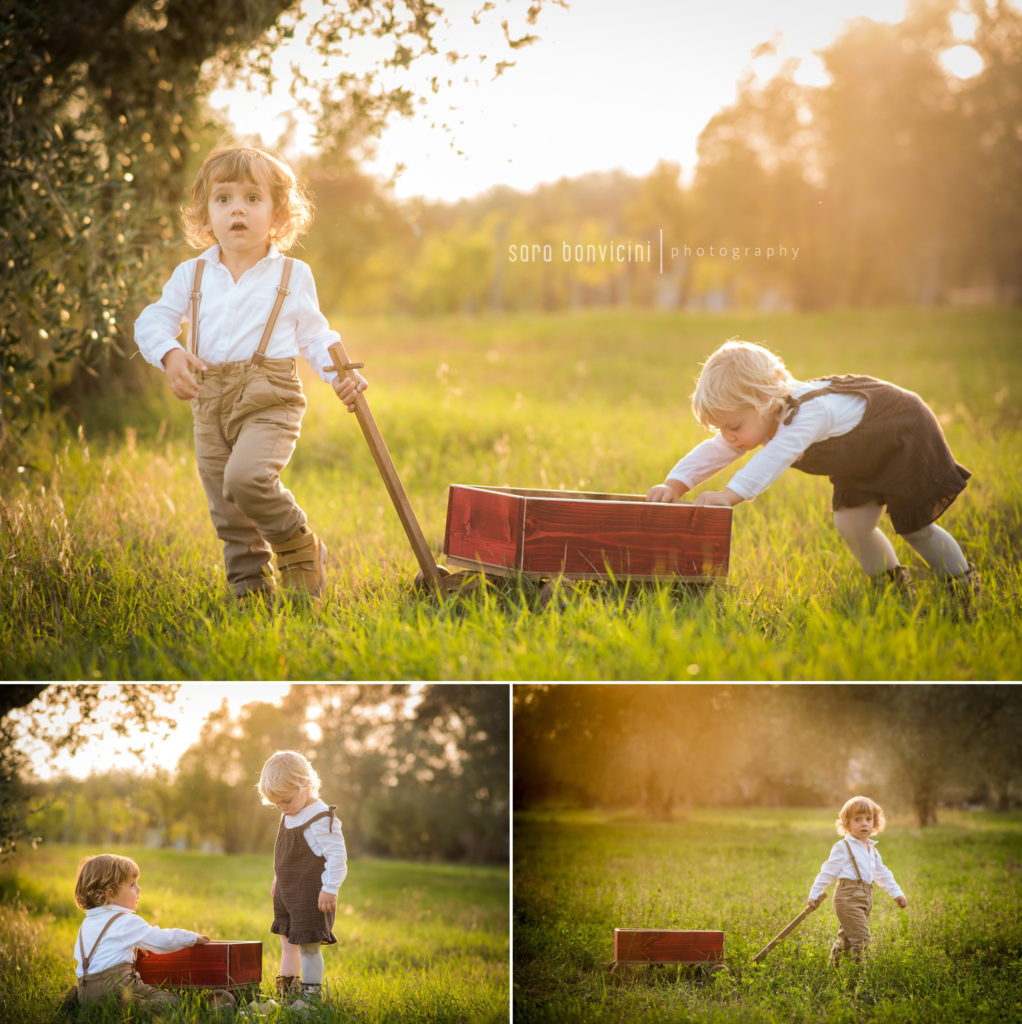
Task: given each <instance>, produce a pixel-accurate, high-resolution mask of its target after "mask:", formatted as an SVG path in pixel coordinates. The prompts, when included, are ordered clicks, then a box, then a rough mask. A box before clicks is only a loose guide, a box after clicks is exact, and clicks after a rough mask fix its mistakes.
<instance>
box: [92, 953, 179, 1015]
mask: <svg viewBox="0 0 1022 1024" xmlns="http://www.w3.org/2000/svg"><path fill="white" fill-rule="evenodd" d="M108 996H113V997H114V998H115V999H116V1000H117V1001H118V1002H120V1003H121V1004H122V1005H124V1006H127V1005H128V1004H129V1003H133V1002H134V1003H142V1004H144V1005H146V1006H151V1007H154V1008H158V1007H161V1006H172V1005H173V1004H174V1003H176V1002H177V997H176V996H175V995H174V994H173V993H171V992H165V991H164V990H163V989H160V988H153V987H152V986H151V985H147V984H146V983H145V982H144V981H142V979H141V978H140V977H139V976H138V975H137V974H136V973H135V968H134V965H132V964H115V965H114V966H113V967H108V968H107V969H106V970H105V971H100V972H99V973H98V974H90V975H89V976H88V978H87V979H85V980H82V979H79V981H78V1001H79V1003H84V1002H87V1001H88V1000H92V999H97V1000H99V999H106V998H107V997H108Z"/></svg>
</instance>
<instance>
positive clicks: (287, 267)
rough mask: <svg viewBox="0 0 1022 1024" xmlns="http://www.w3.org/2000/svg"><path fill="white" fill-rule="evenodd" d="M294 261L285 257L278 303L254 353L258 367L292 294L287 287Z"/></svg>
mask: <svg viewBox="0 0 1022 1024" xmlns="http://www.w3.org/2000/svg"><path fill="white" fill-rule="evenodd" d="M292 263H294V260H293V259H291V257H290V256H285V257H284V269H283V270H282V271H281V274H280V284H279V285H278V286H277V301H276V302H274V304H273V309H272V310H271V311H270V319H269V320H267V321H266V326H265V327H264V328H263V336H262V337H261V338H260V339H259V348H257V349H256V350H255V352H253V353H252V362H253V363H255V364H256V366H258V365H259V364H260V363H261V362H262V361H263V359H264V358H265V356H264V355H263V353H264V352H265V351H266V345H267V343H268V342H269V340H270V335H271V334H272V333H273V328H274V327H275V326H276V324H277V317H278V316H279V315H280V307H281V306H283V305H284V299H286V298H287V296H288V295H290V294H291V293H290V292H289V291H288V288H287V285H288V282H289V281H290V280H291V264H292Z"/></svg>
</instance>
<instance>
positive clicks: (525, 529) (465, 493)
mask: <svg viewBox="0 0 1022 1024" xmlns="http://www.w3.org/2000/svg"><path fill="white" fill-rule="evenodd" d="M730 550H731V509H730V508H726V507H723V506H720V507H712V506H699V507H697V506H695V505H688V504H678V503H674V502H672V503H664V502H648V501H646V500H645V499H644V497H643V496H642V495H638V494H593V493H588V492H585V491H543V490H528V489H525V488H520V487H479V486H467V485H464V484H452V485H451V487H450V490H449V492H448V497H447V529H446V533H445V535H444V555H445V556H446V560H447V561H448V562H449V563H450V564H452V565H454V566H458V567H461V568H465V569H480V570H482V571H483V572H487V573H494V574H496V575H498V576H509V575H512V574H516V573H521V574H522V575H524V576H527V577H532V578H535V579H538V578H544V577H551V576H564V577H565V578H566V579H572V580H605V579H609V578H611V577H613V578H615V579H626V578H627V579H632V580H638V581H645V580H655V579H663V578H671V579H679V580H699V581H705V580H708V579H712V578H715V577H723V576H726V575H727V569H728V556H729V554H730Z"/></svg>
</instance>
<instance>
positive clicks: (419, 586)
mask: <svg viewBox="0 0 1022 1024" xmlns="http://www.w3.org/2000/svg"><path fill="white" fill-rule="evenodd" d="M436 571H437V572H438V573H439V574H440V580H441V583H443V581H444V580H446V579H447V577H448V576H450V575H451V570H450V569H448V568H447V566H446V565H438V566H437V567H436ZM459 575H460V574H459ZM412 586H413V587H414V588H415V589H416V590H420V591H425V590H429V589H430V587H429V584H428V583H427V582H426V576H425V573H423V572H422V570H421V569H420V570H419V571H418V572H417V573H416V574H415V581H414V582H413V583H412ZM444 589H445V590H446V584H444Z"/></svg>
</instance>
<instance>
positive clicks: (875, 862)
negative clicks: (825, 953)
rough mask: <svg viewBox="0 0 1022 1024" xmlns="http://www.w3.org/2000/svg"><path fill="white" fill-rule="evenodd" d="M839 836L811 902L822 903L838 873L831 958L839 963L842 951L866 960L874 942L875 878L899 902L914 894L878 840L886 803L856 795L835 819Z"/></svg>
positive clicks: (903, 904)
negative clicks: (900, 881) (907, 889)
mask: <svg viewBox="0 0 1022 1024" xmlns="http://www.w3.org/2000/svg"><path fill="white" fill-rule="evenodd" d="M834 824H835V827H836V828H837V832H838V835H839V836H841V837H842V838H841V839H839V840H838V841H837V842H836V843H835V844H834V845H833V847H831V851H830V856H829V857H828V858H827V860H826V861H825V862H824V863H823V865H822V867H821V868H820V873H819V874H818V875H817V876H816V879H815V881H814V882H813V885H812V888H811V889H810V890H809V898H808V900H806V906H809V907H813V908H814V909H815V908H816V907H818V906H819V905H820V898H821V896H822V895H823V891H824V890H825V889H826V888H827V886H828V885H830V883H831V882H833V881H834V879H837V886H836V887H835V889H834V912H835V913H836V914H837V919H838V923H839V925H840V927H839V929H838V933H837V938H836V939H835V940H834V945H833V947H832V948H831V951H830V963H831V965H832V966H836V965H837V963H838V961H839V960H840V959H841V957H842V956H844V955H846V954H848V955H850V956H851V957H852V959H853V960H856V961H860V960H862V956H863V953H864V952H865V950H866V947H867V946H868V945H869V942H870V933H869V915H870V913H871V912H872V910H873V883H874V882H876V884H877V885H879V886H880V888H881V889H884V890H885V891H886V892H887V893H888V894H889V895H890V896H891V898H892V899H893V900H894V902H895V903H897V904H898V906H899V907H902V908H905V907H907V906H908V899H907V898H906V897H905V894H904V893H903V892H902V891H901V887H900V886H899V885H898V883H897V882H896V881H895V880H894V875H893V874H892V873H891V871H890V869H889V868H887V867H885V866H884V862H883V861H882V860H881V858H880V851H879V850H878V849H877V848H876V845H877V844H876V841H875V840H874V839H872V838H871V837H872V836H874V835H876V834H877V833H878V832H882V831H883V830H884V828H885V827H886V825H887V820H886V818H885V817H884V812H883V808H882V807H881V806H880V805H879V804H877V803H875V802H874V801H872V800H870V799H869V797H865V796H853V797H852V798H851V799H850V800H848V801H847V802H846V803H845V805H844V806H843V807H842V808H841V812H840V813H839V814H838V816H837V820H836V821H835V823H834Z"/></svg>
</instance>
